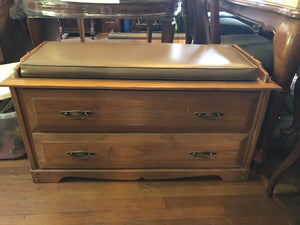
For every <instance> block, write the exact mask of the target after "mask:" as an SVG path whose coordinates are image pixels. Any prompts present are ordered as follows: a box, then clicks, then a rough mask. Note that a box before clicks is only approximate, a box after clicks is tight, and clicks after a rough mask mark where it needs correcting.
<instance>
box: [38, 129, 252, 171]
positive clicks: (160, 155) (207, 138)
mask: <svg viewBox="0 0 300 225" xmlns="http://www.w3.org/2000/svg"><path fill="white" fill-rule="evenodd" d="M246 138H247V134H191V133H190V134H181V133H179V134H157V133H156V134H149V133H143V134H142V133H140V134H130V133H127V134H105V133H104V134H87V133H86V134H83V133H81V134H47V133H46V134H44V133H34V134H33V139H34V142H35V149H36V154H37V158H38V162H39V168H128V169H135V168H173V169H176V168H220V167H222V168H224V167H229V168H230V167H231V168H234V167H239V166H240V165H238V164H237V162H236V161H237V153H238V152H239V151H240V150H241V146H240V143H241V142H242V141H243V140H244V139H246ZM78 151H83V152H85V153H88V152H92V153H95V154H94V155H91V156H90V157H85V156H83V157H81V156H79V157H78V158H77V157H76V155H75V157H72V156H70V155H68V154H67V153H68V152H69V153H70V152H75V153H76V152H78ZM192 152H202V153H203V152H205V153H206V152H207V153H215V155H212V156H209V155H204V156H203V157H198V158H196V157H194V156H192V155H191V154H190V153H192Z"/></svg>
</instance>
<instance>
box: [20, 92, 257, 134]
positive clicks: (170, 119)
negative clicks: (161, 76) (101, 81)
mask: <svg viewBox="0 0 300 225" xmlns="http://www.w3.org/2000/svg"><path fill="white" fill-rule="evenodd" d="M20 96H21V98H22V103H23V108H25V110H26V111H27V116H28V120H29V121H30V127H31V130H32V131H33V132H57V133H61V132H70V133H74V132H77V133H80V132H81V133H82V132H107V133H111V132H116V133H118V132H132V133H134V132H155V133H161V132H166V133H172V132H174V133H178V132H230V133H240V132H247V131H249V129H250V127H251V123H252V121H253V117H254V114H255V110H256V107H257V102H258V99H259V92H191V91H101V90H47V89H46V90H45V89H43V90H31V89H24V90H21V91H20Z"/></svg>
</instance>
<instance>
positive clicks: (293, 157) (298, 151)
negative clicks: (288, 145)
mask: <svg viewBox="0 0 300 225" xmlns="http://www.w3.org/2000/svg"><path fill="white" fill-rule="evenodd" d="M297 136H298V137H297V142H296V144H295V146H294V148H293V150H292V152H291V153H290V154H289V156H288V157H287V158H286V159H285V160H284V161H283V162H282V163H281V164H280V166H279V167H278V169H277V170H276V172H275V173H274V175H273V176H272V177H271V179H270V181H269V184H268V187H267V189H266V195H267V197H269V198H272V196H273V190H274V188H275V185H276V184H277V182H278V181H279V179H280V177H281V176H282V175H283V174H284V173H285V172H286V171H287V169H288V168H290V167H291V166H292V165H293V164H294V163H295V162H296V161H297V159H298V158H299V156H300V137H299V134H298V135H297Z"/></svg>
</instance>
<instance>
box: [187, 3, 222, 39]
mask: <svg viewBox="0 0 300 225" xmlns="http://www.w3.org/2000/svg"><path fill="white" fill-rule="evenodd" d="M207 3H209V6H210V12H211V20H210V21H209V19H208V15H207V8H208V6H207ZM184 11H185V14H184V16H185V33H186V43H187V44H191V43H193V44H209V43H212V44H219V43H220V24H219V0H210V1H207V0H197V1H195V0H185V1H184Z"/></svg>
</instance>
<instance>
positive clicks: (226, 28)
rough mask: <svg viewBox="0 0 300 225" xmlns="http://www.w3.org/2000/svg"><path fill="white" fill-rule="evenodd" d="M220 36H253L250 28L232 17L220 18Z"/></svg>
mask: <svg viewBox="0 0 300 225" xmlns="http://www.w3.org/2000/svg"><path fill="white" fill-rule="evenodd" d="M220 34H221V35H232V34H254V31H253V29H252V28H251V26H249V25H247V24H245V23H243V22H241V21H239V20H238V19H235V18H232V17H220Z"/></svg>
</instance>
